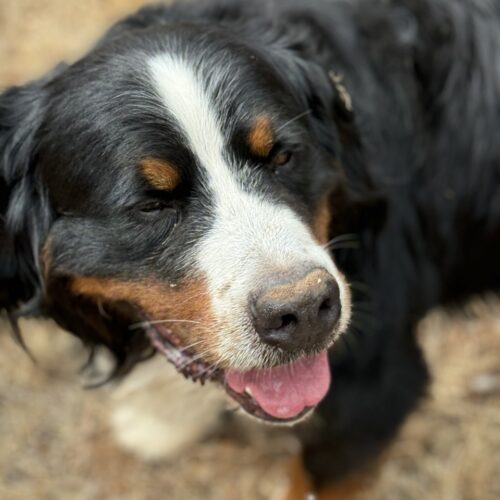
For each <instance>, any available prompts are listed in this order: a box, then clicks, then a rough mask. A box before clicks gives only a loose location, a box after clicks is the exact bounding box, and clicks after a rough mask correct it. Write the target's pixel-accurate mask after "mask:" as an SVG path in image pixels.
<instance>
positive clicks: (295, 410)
mask: <svg viewBox="0 0 500 500" xmlns="http://www.w3.org/2000/svg"><path fill="white" fill-rule="evenodd" d="M145 332H146V334H147V336H148V337H149V339H150V341H151V343H152V344H153V346H154V347H155V348H156V349H157V351H159V352H160V353H161V354H163V355H164V356H165V357H166V358H167V360H168V361H170V363H172V364H173V365H174V366H175V368H176V369H177V371H178V372H179V373H181V374H182V375H184V377H186V378H189V379H191V380H193V381H199V382H201V384H205V382H207V381H211V382H215V383H218V384H220V385H221V386H222V387H223V388H224V389H225V391H226V393H227V394H228V395H229V397H230V398H231V399H232V400H233V401H235V402H236V403H237V404H238V406H239V408H240V409H241V410H243V412H244V413H246V414H247V415H249V416H250V417H253V418H254V419H257V420H259V421H262V422H266V423H269V424H275V425H294V424H296V423H298V422H301V421H303V420H304V419H306V418H308V417H309V416H310V415H311V414H312V413H313V411H314V409H315V407H316V406H317V405H318V404H319V402H320V401H321V400H322V399H323V397H324V396H325V395H326V393H327V392H328V388H329V385H330V371H329V366H328V356H327V353H326V350H325V351H322V352H319V353H318V354H315V355H312V356H309V357H301V358H299V359H297V360H296V361H294V362H292V363H288V364H283V365H278V366H275V367H272V368H262V369H252V370H248V371H236V370H229V369H223V368H221V367H218V366H216V365H213V364H209V363H207V362H206V361H205V360H203V359H202V358H201V357H200V356H198V355H197V354H196V353H195V352H194V350H192V349H188V348H185V347H183V344H182V342H181V341H180V340H179V338H177V337H176V336H175V335H174V334H173V332H172V331H171V330H169V329H167V328H164V327H163V326H156V325H154V324H151V323H150V324H149V325H148V326H147V327H146V329H145Z"/></svg>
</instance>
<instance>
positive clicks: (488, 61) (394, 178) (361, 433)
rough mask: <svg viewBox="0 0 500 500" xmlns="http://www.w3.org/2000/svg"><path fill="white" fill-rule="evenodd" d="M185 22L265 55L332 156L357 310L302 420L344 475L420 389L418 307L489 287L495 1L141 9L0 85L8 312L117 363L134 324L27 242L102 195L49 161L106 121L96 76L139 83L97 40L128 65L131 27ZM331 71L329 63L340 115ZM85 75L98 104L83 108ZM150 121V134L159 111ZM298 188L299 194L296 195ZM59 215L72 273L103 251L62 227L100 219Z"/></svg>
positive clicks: (497, 116)
mask: <svg viewBox="0 0 500 500" xmlns="http://www.w3.org/2000/svg"><path fill="white" fill-rule="evenodd" d="M193 24H194V25H198V26H205V27H206V31H207V33H211V32H212V30H214V29H219V30H220V34H218V33H219V32H218V31H215V32H214V33H215V35H213V36H214V37H216V38H217V37H218V36H220V37H221V40H223V39H224V37H225V36H226V35H227V34H228V36H229V37H232V36H235V35H237V36H238V37H240V38H241V39H242V40H244V43H245V44H246V45H247V46H249V47H252V49H253V50H255V51H256V52H257V53H259V54H261V55H262V57H263V58H264V60H265V61H266V63H267V64H270V65H271V66H272V67H274V68H277V70H278V76H279V78H281V79H282V80H283V81H284V82H285V84H286V85H287V86H288V88H289V89H290V92H292V93H293V94H294V95H295V97H296V99H297V100H298V102H301V103H302V105H304V106H306V107H308V108H310V109H312V116H309V117H308V118H307V120H308V122H307V123H308V127H309V130H311V132H312V136H313V137H314V140H315V141H316V144H319V145H321V147H322V149H323V151H324V152H325V153H326V154H328V155H333V156H335V157H336V159H337V160H338V161H339V163H340V164H341V173H340V174H338V173H337V174H336V176H335V180H334V182H335V185H336V191H335V196H333V197H332V210H333V212H334V213H335V214H337V215H336V216H335V217H334V223H333V224H332V227H331V236H332V238H333V237H335V236H336V235H338V234H342V233H356V234H357V236H358V240H359V244H360V248H359V249H357V250H352V249H351V250H341V249H339V250H335V249H334V252H335V254H336V260H337V262H338V263H339V265H340V267H341V268H342V269H343V271H344V272H345V273H346V274H347V276H348V278H349V280H350V282H351V283H352V286H353V290H354V294H355V306H354V307H355V310H354V319H353V323H352V327H351V331H350V332H349V333H348V335H347V340H346V342H345V343H340V344H338V345H337V346H336V347H335V348H334V351H333V352H332V355H331V364H332V370H333V380H334V383H333V386H332V390H331V391H330V393H329V395H328V396H327V398H326V400H325V401H324V402H323V404H322V405H321V408H320V417H321V418H320V424H319V425H318V424H316V425H315V426H314V428H313V429H311V428H310V426H305V428H304V429H301V432H302V434H303V437H304V441H305V444H306V449H305V457H306V461H307V465H308V467H309V469H310V471H311V472H312V473H313V475H314V477H315V479H316V481H317V482H318V483H321V482H325V481H328V480H331V479H334V478H339V477H343V476H345V475H346V474H347V473H349V472H351V471H352V470H353V469H355V468H356V467H361V466H362V465H365V464H367V463H369V460H370V459H371V458H373V457H374V456H375V455H376V454H377V453H378V452H379V451H380V450H381V449H382V448H383V446H384V445H385V444H386V443H387V441H388V440H389V439H390V438H391V437H392V436H393V435H394V433H395V431H396V430H397V429H398V427H399V425H400V424H401V422H402V421H403V419H404V417H405V416H406V415H407V414H408V412H409V411H410V410H411V409H412V408H413V407H414V406H415V404H416V403H417V401H418V399H419V397H420V396H422V395H423V394H424V392H425V386H426V382H427V379H428V375H427V371H426V367H425V363H424V361H423V359H422V356H421V353H420V351H419V348H418V346H417V344H416V339H415V335H414V333H415V327H416V325H417V322H418V321H419V319H421V318H422V317H423V316H424V315H425V314H426V313H427V312H428V311H429V310H430V309H431V308H433V307H435V306H437V305H454V304H460V303H461V302H462V301H463V300H465V299H467V298H468V297H470V296H471V295H474V294H480V293H484V292H487V291H498V289H499V287H500V264H499V262H498V261H499V256H500V141H499V140H498V137H497V135H498V132H497V130H498V129H499V128H500V70H499V68H500V38H499V37H498V27H499V24H500V7H499V6H498V5H497V4H494V3H493V2H486V1H484V2H480V1H479V0H456V1H452V0H392V1H389V2H387V1H378V0H377V1H373V0H354V1H345V2H344V1H327V0H310V1H308V2H304V1H295V0H288V1H286V0H282V1H279V0H274V1H264V0H262V1H259V0H254V1H252V2H250V1H248V2H237V1H222V0H218V1H211V2H203V5H202V6H200V5H199V4H198V3H196V4H195V3H193V4H179V5H177V6H173V7H163V6H157V7H150V8H146V9H143V10H141V11H140V12H139V13H137V14H135V15H133V16H131V17H130V18H128V19H126V20H124V21H122V22H121V23H119V24H118V25H116V26H115V27H113V28H112V29H111V31H110V32H109V33H108V34H107V35H106V37H105V38H104V39H103V40H102V41H101V42H100V43H99V45H98V47H97V49H96V50H97V52H96V53H95V54H94V55H92V54H91V55H90V56H89V57H88V58H86V59H84V60H83V61H82V62H80V63H77V64H76V65H75V66H73V67H72V68H69V69H67V68H60V69H58V70H56V72H55V73H53V74H52V75H50V76H49V77H47V78H45V79H43V80H41V81H39V82H35V83H32V84H30V85H27V86H26V87H22V88H15V89H11V90H8V91H7V92H6V93H4V94H3V95H2V96H1V97H0V306H1V307H3V308H5V309H6V310H7V311H9V313H10V314H12V315H16V314H18V313H19V312H20V311H21V312H27V313H29V310H30V309H31V310H32V311H34V312H37V311H38V312H39V313H40V314H49V315H53V316H54V317H55V318H56V319H57V320H58V321H59V322H60V323H61V324H63V326H65V327H66V328H68V329H69V330H71V331H73V332H74V333H76V334H78V335H79V336H81V337H82V338H84V339H87V340H89V341H90V342H91V343H95V342H102V343H105V344H107V345H108V346H110V347H111V348H112V349H113V350H114V351H115V352H116V353H117V355H118V358H119V360H120V361H122V362H125V363H127V366H129V365H130V364H133V362H134V361H135V360H136V359H137V358H139V357H140V356H141V355H142V354H143V350H144V348H145V345H144V343H143V342H142V341H141V339H140V338H138V337H135V336H130V337H124V336H123V335H122V336H119V335H115V334H114V332H117V331H121V330H122V329H123V325H122V322H123V321H124V320H123V318H125V317H127V314H124V313H123V312H122V311H119V312H117V313H116V315H113V321H110V320H107V319H106V318H103V317H102V316H100V315H99V314H96V313H95V310H93V309H92V307H93V306H92V305H90V304H86V303H82V302H80V301H79V300H75V299H74V298H71V297H70V296H69V295H65V288H64V281H61V280H57V281H56V282H55V283H52V284H51V283H48V282H47V280H46V277H45V276H44V273H43V265H42V263H41V261H40V256H41V252H42V248H43V245H44V243H45V241H46V238H47V235H48V234H49V231H50V230H51V228H53V226H54V224H59V225H61V226H62V225H63V222H62V221H60V214H61V213H63V212H64V207H65V205H68V204H69V201H68V199H69V198H73V199H74V197H78V196H79V192H80V194H81V193H82V192H83V193H85V196H87V197H88V198H89V199H90V200H91V199H92V198H93V197H95V196H99V189H98V188H97V187H96V185H97V184H96V183H101V182H104V181H103V180H102V179H100V178H99V174H98V172H96V171H92V170H91V168H90V167H88V169H87V170H86V171H85V172H80V173H79V175H80V174H81V175H80V177H79V178H78V179H79V181H78V183H73V184H72V182H73V181H72V179H68V178H67V173H66V172H65V171H64V170H63V167H62V166H61V165H62V164H63V163H64V162H66V161H67V160H68V157H67V156H65V155H68V154H69V155H70V157H71V155H74V156H78V155H80V156H82V157H84V156H85V155H88V157H90V154H91V153H90V152H88V153H87V152H86V150H85V149H84V148H83V147H81V146H82V144H81V142H82V137H85V133H86V131H85V129H86V128H87V129H92V127H94V126H97V125H95V123H96V121H99V120H102V119H104V115H103V114H102V113H101V109H102V107H103V106H105V103H106V101H107V99H108V97H107V94H106V92H111V91H116V89H111V90H110V89H109V88H108V87H107V82H108V81H116V79H115V80H113V78H114V77H116V75H117V74H120V72H122V73H121V74H122V75H123V78H122V79H121V80H120V81H121V83H122V84H123V88H121V89H120V91H122V92H129V93H130V95H134V94H133V93H134V78H133V71H132V69H131V70H130V75H127V73H126V71H125V70H123V67H120V68H119V67H118V66H116V67H115V66H113V64H110V61H111V63H112V59H110V54H111V55H112V54H114V53H120V54H121V57H122V59H120V64H122V63H123V60H124V59H126V60H127V61H128V63H127V64H130V67H131V68H133V67H134V64H135V65H136V66H137V65H139V66H140V61H139V60H138V59H136V60H134V59H133V58H134V55H133V51H130V52H129V51H128V49H133V48H134V46H135V45H134V44H136V43H139V42H138V40H142V42H140V44H142V45H141V47H142V48H143V49H147V48H148V40H153V41H154V40H155V39H157V37H158V33H161V31H162V29H165V30H168V29H170V28H171V27H172V26H176V27H177V28H176V29H179V30H183V29H185V30H189V29H190V28H189V26H190V25H193ZM207 36H211V35H207ZM221 43H224V42H221ZM103 61H104V63H105V64H104V63H103ZM219 63H220V64H221V66H222V65H223V63H224V64H225V62H223V61H219ZM103 65H104V66H106V69H103ZM89 67H90V68H94V69H96V70H97V69H99V68H100V69H101V73H99V75H98V76H96V80H95V81H93V82H85V81H84V79H85V78H87V76H86V75H88V73H86V70H87V69H88V68H89ZM331 71H334V72H335V73H336V74H337V75H342V78H343V81H342V85H343V86H344V87H345V88H346V89H347V91H348V93H349V95H350V97H351V99H352V105H353V110H352V111H351V110H350V109H349V106H347V105H346V102H345V99H343V98H342V92H341V90H339V88H338V87H337V88H336V87H335V85H334V84H333V82H332V81H331V80H330V77H329V76H328V75H329V73H330V72H331ZM106 72H108V73H109V74H107V73H106ZM96 74H97V71H96ZM273 78H274V77H273ZM81 85H86V88H87V89H88V91H89V92H95V93H98V94H99V95H100V96H102V101H101V102H99V101H97V102H96V104H95V106H94V107H90V108H88V102H87V100H86V95H85V94H83V95H82V94H78V89H79V88H80V86H81ZM63 90H64V92H66V94H64V92H63ZM270 92H271V90H270ZM63 95H66V96H68V97H66V98H65V97H61V96H63ZM69 97H71V98H72V99H69ZM65 99H66V100H65ZM75 107H77V108H79V109H81V110H82V111H83V110H84V109H86V110H87V113H88V115H89V116H91V117H92V119H93V124H90V125H89V123H88V122H86V121H84V119H83V118H82V121H81V123H76V124H75V123H71V120H72V118H68V120H67V121H66V122H65V116H66V117H70V116H73V117H74V116H75V114H74V113H73V114H72V115H70V114H69V112H70V111H71V110H72V108H75ZM49 108H50V110H49ZM73 111H74V109H73ZM120 118H123V117H119V116H117V121H118V122H119V123H122V124H123V123H125V125H127V126H129V129H127V128H125V129H123V128H117V129H116V130H114V129H113V128H112V127H111V126H110V124H106V125H103V127H101V128H106V127H109V128H107V129H106V130H107V134H108V135H106V136H105V137H103V138H102V141H109V142H108V143H105V142H102V143H100V144H94V143H92V145H93V147H102V148H103V149H102V155H104V156H105V155H106V154H108V146H109V144H113V141H115V140H116V138H117V137H118V136H121V135H123V134H127V133H128V131H129V130H132V129H134V126H135V125H134V121H133V120H131V121H130V122H126V121H125V122H123V120H122V121H120V120H119V119H120ZM150 118H151V119H150V120H149V122H148V124H149V125H150V127H152V128H151V129H150V131H151V130H153V132H154V130H155V127H156V128H157V127H159V126H160V125H159V123H158V121H157V120H155V118H154V116H153V115H151V116H150ZM54 123H57V124H58V125H57V126H58V127H59V128H57V127H54V126H53V124H54ZM63 129H66V130H69V131H70V132H69V136H70V137H71V134H74V137H75V144H74V145H73V146H74V148H73V149H71V148H68V145H67V144H66V145H65V146H64V148H63V147H62V145H61V144H59V143H58V141H59V137H58V133H59V131H61V130H63ZM146 136H147V137H149V136H150V134H149V135H148V134H145V135H144V137H146ZM87 138H88V140H89V141H92V139H93V138H94V136H93V135H92V133H91V132H89V133H88V137H87ZM148 140H149V139H148ZM127 145H128V146H129V148H128V149H127V148H125V147H124V149H123V150H122V151H120V152H119V155H120V158H122V160H123V162H126V161H127V160H126V158H128V157H130V156H131V155H133V154H134V151H135V150H136V149H137V148H140V147H143V146H144V145H143V144H142V145H141V144H132V145H131V144H130V143H128V144H127ZM149 145H150V146H151V144H149ZM42 146H43V147H42ZM63 151H64V152H63ZM68 151H69V153H68ZM40 155H42V156H43V158H44V161H45V165H41V164H40V162H39V156H40ZM181 156H182V155H181ZM48 157H50V158H51V162H52V163H51V164H50V165H47V164H46V162H47V158H48ZM82 164H85V161H83V160H82ZM43 169H45V175H44V176H42V174H41V170H43ZM47 169H52V171H51V172H50V173H47ZM75 175H76V174H75ZM48 178H50V182H48V183H47V182H46V181H44V179H48ZM119 189H121V190H124V191H126V190H127V189H128V185H127V184H126V183H125V184H123V185H121V186H119ZM123 194H124V192H123V191H122V192H120V195H123ZM299 195H300V196H303V202H304V204H305V205H307V203H308V202H309V200H308V198H307V196H308V195H307V193H305V192H304V193H299ZM309 196H311V195H309ZM49 200H50V201H49ZM70 201H73V200H70ZM82 203H83V202H82ZM89 203H90V202H89ZM61 207H63V208H61ZM72 221H73V222H72V224H73V225H69V226H68V225H67V224H66V227H64V228H62V227H61V228H60V229H61V233H60V234H63V235H64V238H62V239H61V241H62V240H63V239H65V241H69V240H72V241H73V242H74V243H73V245H69V244H66V245H63V243H61V246H60V249H59V250H56V251H55V255H54V256H53V258H54V259H55V260H56V261H57V262H58V265H59V267H60V269H66V268H70V267H71V266H74V265H75V259H78V260H79V264H78V266H79V269H80V271H81V272H85V270H86V269H91V270H95V262H96V260H97V257H96V256H97V255H98V254H99V252H102V248H96V247H95V245H94V246H86V247H85V248H87V253H86V254H82V253H79V249H78V248H77V246H78V245H80V241H79V240H78V239H75V237H74V235H75V234H81V233H84V232H85V231H84V229H85V228H86V231H87V233H88V234H90V235H91V238H92V240H93V241H94V242H95V241H99V238H100V234H101V233H100V232H99V228H98V227H97V226H96V225H95V224H94V225H93V226H92V227H89V226H88V225H87V226H86V224H87V223H86V221H85V219H79V218H78V214H76V217H75V218H73V219H72ZM123 224H125V222H123ZM124 227H125V226H124V225H120V224H118V225H116V226H113V227H111V228H110V227H109V226H108V225H106V224H105V225H104V226H103V227H102V231H105V232H107V231H115V232H116V235H117V237H119V235H120V234H123V228H124ZM102 234H104V233H102ZM72 235H73V236H72ZM103 238H104V236H103ZM103 241H104V240H103ZM124 245H125V251H124V254H123V255H120V256H117V260H113V256H108V257H109V258H108V261H107V262H109V264H108V267H107V268H105V269H100V272H101V274H102V273H104V274H105V273H106V272H107V273H108V274H110V275H112V274H113V272H112V262H115V261H116V262H123V261H124V262H125V263H127V264H128V265H129V266H136V268H135V269H136V272H137V273H141V272H143V268H142V267H141V263H140V260H141V256H142V255H143V253H141V252H145V251H146V250H140V251H139V252H138V254H137V255H135V256H133V255H132V256H131V255H130V248H127V247H126V242H124ZM100 258H101V257H100ZM101 262H106V259H104V260H101ZM122 265H125V264H122ZM65 266H66V267H65ZM86 266H87V267H86ZM61 287H62V288H61ZM63 301H65V302H67V303H66V304H63ZM27 304H28V306H27ZM116 307H117V308H119V309H120V308H127V307H128V305H126V304H122V305H117V306H116ZM123 324H125V323H123Z"/></svg>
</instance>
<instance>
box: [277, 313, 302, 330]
mask: <svg viewBox="0 0 500 500" xmlns="http://www.w3.org/2000/svg"><path fill="white" fill-rule="evenodd" d="M297 323H298V320H297V317H296V316H295V315H293V314H285V315H284V316H282V317H281V325H280V326H279V329H284V328H287V327H288V326H290V325H292V326H293V325H296V324H297Z"/></svg>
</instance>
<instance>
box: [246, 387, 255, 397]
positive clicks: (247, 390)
mask: <svg viewBox="0 0 500 500" xmlns="http://www.w3.org/2000/svg"><path fill="white" fill-rule="evenodd" d="M245 392H246V393H247V394H248V395H249V396H251V397H252V398H253V394H252V389H250V387H245Z"/></svg>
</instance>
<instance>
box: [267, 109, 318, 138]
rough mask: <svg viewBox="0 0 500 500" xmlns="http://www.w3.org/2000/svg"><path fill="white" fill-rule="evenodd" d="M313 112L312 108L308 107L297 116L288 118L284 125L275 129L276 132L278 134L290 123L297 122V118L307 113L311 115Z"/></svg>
mask: <svg viewBox="0 0 500 500" xmlns="http://www.w3.org/2000/svg"><path fill="white" fill-rule="evenodd" d="M311 113H312V109H308V110H307V111H304V112H302V113H299V114H298V115H297V116H295V117H293V118H291V119H290V120H288V121H287V122H285V123H284V124H283V125H281V127H278V128H277V129H276V130H275V133H276V134H277V133H278V132H280V131H281V130H283V129H284V128H285V127H288V125H290V124H291V123H293V122H296V121H297V120H300V119H301V118H303V117H304V116H307V115H309V114H311Z"/></svg>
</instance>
